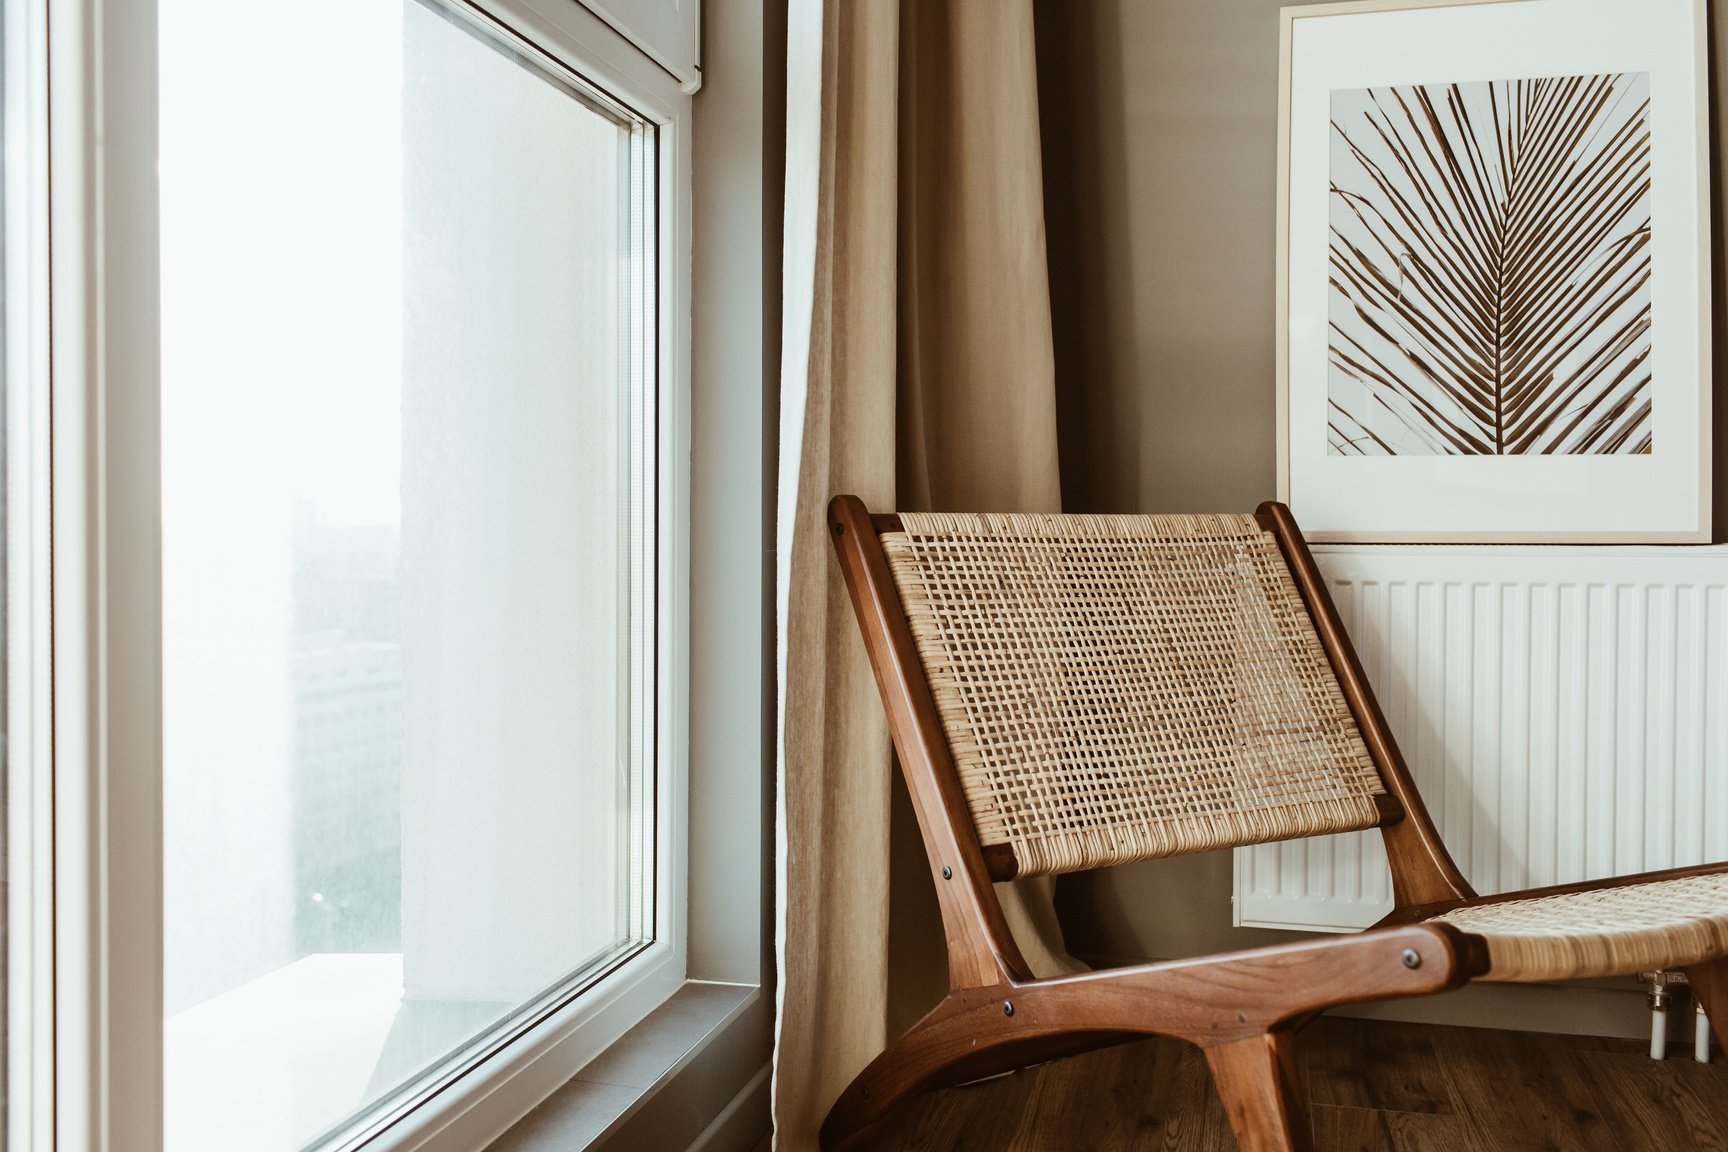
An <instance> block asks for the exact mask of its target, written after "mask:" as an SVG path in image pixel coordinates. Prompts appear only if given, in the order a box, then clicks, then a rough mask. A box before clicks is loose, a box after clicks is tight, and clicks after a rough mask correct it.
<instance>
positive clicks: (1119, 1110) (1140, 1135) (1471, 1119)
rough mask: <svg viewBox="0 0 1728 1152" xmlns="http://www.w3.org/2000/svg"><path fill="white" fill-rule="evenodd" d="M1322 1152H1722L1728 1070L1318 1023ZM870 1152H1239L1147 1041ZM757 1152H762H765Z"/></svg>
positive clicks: (899, 1126) (995, 1094) (1723, 1065)
mask: <svg viewBox="0 0 1728 1152" xmlns="http://www.w3.org/2000/svg"><path fill="white" fill-rule="evenodd" d="M1300 1055H1301V1068H1302V1075H1303V1083H1304V1086H1305V1090H1306V1091H1307V1094H1308V1099H1309V1104H1310V1107H1311V1109H1312V1112H1313V1117H1314V1130H1315V1140H1316V1144H1317V1146H1318V1148H1319V1149H1320V1152H1536V1150H1544V1152H1546V1150H1563V1152H1597V1150H1602V1152H1628V1150H1632V1149H1638V1150H1645V1149H1648V1150H1651V1152H1694V1150H1698V1152H1728V1060H1725V1059H1724V1057H1723V1056H1722V1054H1721V1053H1718V1054H1717V1057H1716V1063H1714V1064H1711V1065H1708V1066H1704V1065H1699V1064H1696V1063H1694V1062H1693V1061H1692V1060H1691V1054H1690V1051H1689V1050H1687V1051H1684V1052H1683V1051H1682V1050H1681V1048H1680V1047H1679V1046H1676V1047H1675V1048H1674V1050H1673V1053H1672V1055H1671V1056H1670V1057H1669V1058H1668V1059H1667V1060H1664V1061H1654V1060H1651V1059H1650V1058H1649V1057H1648V1056H1647V1055H1646V1054H1645V1053H1644V1052H1643V1051H1642V1045H1640V1044H1638V1043H1636V1042H1634V1041H1629V1040H1613V1039H1601V1038H1596V1037H1579V1036H1557V1035H1548V1034H1543V1033H1531V1032H1502V1031H1496V1030H1491V1029H1480V1028H1444V1027H1437V1026H1431V1025H1419V1024H1400V1023H1394V1022H1388V1021H1370V1020H1348V1019H1342V1018H1332V1017H1323V1018H1321V1019H1320V1020H1318V1021H1316V1022H1315V1023H1314V1024H1313V1025H1312V1026H1311V1027H1310V1028H1308V1029H1307V1031H1305V1032H1304V1033H1303V1034H1302V1037H1301V1043H1300ZM871 1148H872V1152H986V1150H987V1152H1069V1150H1081V1149H1083V1150H1086V1152H1177V1150H1180V1152H1235V1148H1236V1142H1235V1139H1234V1138H1233V1137H1232V1136H1231V1134H1230V1127H1229V1123H1228V1122H1227V1120H1226V1119H1225V1116H1224V1109H1223V1107H1222V1106H1221V1105H1220V1104H1219V1102H1218V1096H1217V1093H1215V1092H1214V1091H1213V1090H1212V1084H1211V1080H1210V1078H1209V1077H1208V1076H1207V1073H1206V1066H1205V1061H1204V1060H1203V1059H1202V1058H1201V1057H1200V1054H1199V1052H1198V1051H1197V1050H1195V1049H1193V1048H1190V1047H1188V1046H1186V1045H1183V1044H1179V1043H1177V1042H1175V1041H1168V1040H1148V1041H1142V1042H1140V1043H1136V1044H1124V1045H1122V1046H1120V1047H1116V1048H1108V1049H1105V1050H1103V1051H1100V1052H1093V1053H1089V1054H1087V1055H1084V1056H1076V1057H1073V1058H1072V1059H1069V1060H1061V1061H1056V1062H1054V1063H1051V1064H1045V1065H1042V1066H1041V1067H1038V1068H1032V1069H1028V1070H1027V1071H1025V1072H1021V1073H1018V1074H1016V1075H1014V1076H1007V1077H1003V1078H1001V1079H997V1080H991V1081H987V1082H985V1083H982V1084H974V1085H970V1086H967V1087H964V1088H954V1089H950V1090H947V1091H943V1092H936V1093H932V1094H930V1095H929V1096H926V1097H923V1098H921V1099H918V1100H915V1101H912V1102H910V1103H908V1104H906V1105H905V1106H903V1107H902V1108H901V1109H900V1111H899V1113H898V1114H897V1115H896V1116H895V1117H894V1119H893V1120H892V1121H891V1123H890V1125H889V1127H888V1128H887V1129H885V1130H884V1131H883V1133H882V1134H881V1136H880V1137H879V1138H878V1139H877V1140H876V1142H875V1143H874V1144H873V1145H872V1146H871ZM757 1152H767V1149H766V1148H763V1149H758V1150H757Z"/></svg>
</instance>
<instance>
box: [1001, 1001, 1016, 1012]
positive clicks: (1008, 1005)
mask: <svg viewBox="0 0 1728 1152" xmlns="http://www.w3.org/2000/svg"><path fill="white" fill-rule="evenodd" d="M1002 1015H1004V1016H1012V1015H1014V1001H1012V1000H1004V1001H1002Z"/></svg>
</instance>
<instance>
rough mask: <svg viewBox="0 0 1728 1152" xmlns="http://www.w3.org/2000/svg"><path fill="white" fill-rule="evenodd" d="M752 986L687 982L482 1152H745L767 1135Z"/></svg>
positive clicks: (763, 1035) (765, 1020) (761, 1044)
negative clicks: (589, 1151) (686, 1151)
mask: <svg viewBox="0 0 1728 1152" xmlns="http://www.w3.org/2000/svg"><path fill="white" fill-rule="evenodd" d="M769 1024H770V1013H769V1004H768V1000H767V997H765V996H764V995H763V992H762V989H760V988H758V987H756V986H755V985H749V984H716V983H708V982H705V981H698V980H691V981H686V982H685V984H684V985H683V986H682V987H681V988H679V990H678V991H677V992H675V993H674V994H673V995H672V997H671V999H669V1000H667V1001H666V1003H664V1004H662V1005H661V1006H660V1007H659V1008H657V1009H655V1010H654V1011H653V1012H651V1013H650V1014H649V1015H648V1016H647V1018H646V1019H644V1020H643V1021H642V1022H641V1023H640V1024H638V1025H637V1026H636V1027H634V1028H632V1029H631V1030H630V1031H629V1032H627V1033H625V1034H624V1036H623V1037H622V1038H620V1039H619V1040H618V1042H617V1043H615V1044H613V1045H612V1046H611V1047H610V1048H608V1049H606V1050H605V1051H604V1052H602V1053H601V1054H600V1055H599V1056H597V1057H595V1058H594V1059H593V1060H592V1061H590V1062H589V1063H588V1064H586V1065H585V1066H583V1068H582V1069H581V1070H580V1071H579V1072H577V1073H576V1075H575V1076H574V1077H572V1078H571V1079H570V1080H569V1082H567V1083H566V1084H565V1085H564V1086H563V1087H561V1088H559V1089H558V1090H557V1091H556V1092H554V1093H553V1094H552V1095H551V1096H549V1097H547V1098H546V1100H545V1101H544V1102H542V1103H541V1104H540V1106H539V1107H537V1108H535V1109H534V1111H532V1112H530V1113H529V1114H528V1115H527V1116H525V1117H523V1118H522V1120H521V1121H520V1122H519V1123H517V1124H516V1125H515V1126H514V1127H512V1128H511V1129H510V1130H509V1131H507V1132H505V1133H504V1135H503V1136H501V1137H499V1139H498V1140H497V1141H496V1142H495V1143H493V1144H492V1145H490V1148H489V1152H570V1150H571V1149H584V1148H588V1149H602V1148H603V1149H605V1152H635V1150H636V1149H644V1150H646V1149H654V1150H656V1152H670V1150H676V1149H701V1150H702V1152H732V1150H733V1149H739V1150H744V1152H747V1150H748V1149H751V1148H753V1147H754V1146H755V1144H756V1143H757V1141H759V1140H760V1139H761V1137H762V1135H763V1134H764V1133H765V1132H767V1131H768V1065H767V1061H768V1055H769V1045H770V1042H771V1041H770V1035H769Z"/></svg>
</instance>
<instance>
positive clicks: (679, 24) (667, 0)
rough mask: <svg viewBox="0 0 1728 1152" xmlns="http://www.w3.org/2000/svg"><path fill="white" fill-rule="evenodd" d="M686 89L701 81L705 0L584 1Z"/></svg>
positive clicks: (590, 8) (583, 4)
mask: <svg viewBox="0 0 1728 1152" xmlns="http://www.w3.org/2000/svg"><path fill="white" fill-rule="evenodd" d="M582 6H583V7H585V8H587V9H589V10H590V11H592V12H593V13H594V14H595V15H596V16H599V17H600V18H601V19H602V20H604V21H606V23H608V24H610V25H612V27H613V28H615V29H617V30H618V31H619V32H620V33H621V34H623V35H624V37H625V38H627V39H628V40H629V41H630V42H631V43H632V44H634V45H636V47H638V48H640V49H642V51H643V52H646V53H647V54H648V55H649V56H651V57H652V58H653V59H654V61H655V62H656V63H658V64H659V65H660V66H661V67H662V68H665V69H666V70H667V71H668V72H670V73H672V74H673V75H674V76H676V77H678V79H679V81H681V82H682V83H683V84H684V86H685V87H686V89H694V87H695V85H696V84H697V83H698V82H699V81H700V80H701V77H702V73H701V66H702V52H701V48H702V44H701V26H702V18H701V16H702V0H582Z"/></svg>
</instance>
